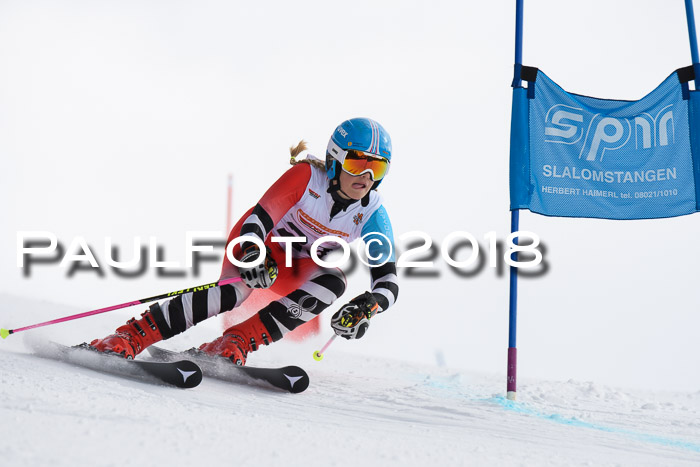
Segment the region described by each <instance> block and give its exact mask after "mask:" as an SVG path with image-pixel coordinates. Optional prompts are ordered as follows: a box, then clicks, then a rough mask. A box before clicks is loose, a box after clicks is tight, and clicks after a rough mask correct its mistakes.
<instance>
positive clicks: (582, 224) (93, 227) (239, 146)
mask: <svg viewBox="0 0 700 467" xmlns="http://www.w3.org/2000/svg"><path fill="white" fill-rule="evenodd" d="M514 5H515V2H512V1H508V2H458V1H451V2H447V1H431V2H416V1H395V2H377V1H357V2H351V3H348V2H327V1H296V2H281V1H269V2H228V1H198V2H193V1H190V2H187V1H167V2H166V1H146V2H143V1H121V2H116V1H113V2H106V1H102V2H94V1H63V2H49V1H44V2H42V1H4V2H2V3H0V69H1V70H2V72H1V73H0V155H1V157H2V162H3V170H2V171H1V172H0V199H1V200H2V201H1V202H0V217H1V219H2V223H3V224H2V225H3V228H2V230H1V231H0V292H1V293H6V294H15V295H20V296H28V297H34V298H38V299H42V300H47V301H56V302H60V303H65V304H71V305H75V306H77V307H80V309H81V310H87V309H92V308H99V307H102V306H107V305H111V304H114V303H120V302H124V301H129V300H133V299H136V298H140V297H143V296H150V295H153V294H156V293H161V292H165V291H169V290H172V289H178V288H183V287H186V286H189V285H197V284H199V283H204V282H208V281H210V280H215V279H216V278H217V277H218V270H219V266H218V265H216V264H211V265H210V266H208V267H207V268H205V270H204V273H203V274H202V275H201V276H200V277H199V278H194V277H192V274H191V272H189V273H188V275H187V277H184V278H179V279H163V278H157V277H156V274H155V272H154V270H153V269H150V270H149V272H148V274H146V275H144V276H143V277H141V278H140V279H138V280H128V279H123V278H119V277H117V276H116V275H115V274H114V273H112V272H111V271H110V270H108V269H105V274H104V277H98V276H97V274H95V273H92V272H85V271H83V272H78V273H77V274H76V275H75V276H74V277H73V278H71V279H68V278H66V270H65V269H62V268H60V267H59V266H58V265H56V264H52V265H38V266H36V269H35V270H34V272H33V273H32V275H31V277H30V278H25V277H23V276H22V271H21V270H20V269H19V268H17V266H16V254H17V251H16V233H17V231H20V230H48V231H52V232H54V233H55V234H56V235H58V238H59V240H60V241H61V243H62V244H63V245H64V246H68V245H69V244H70V242H71V241H72V240H73V238H75V237H77V236H83V237H85V238H86V240H87V241H88V243H89V244H90V246H92V247H94V253H95V255H96V256H97V259H98V261H100V262H101V263H104V261H105V255H104V251H103V250H104V243H105V237H107V236H109V237H111V238H112V239H113V241H114V243H115V244H117V245H118V246H120V248H121V250H122V251H123V255H124V256H129V255H131V254H132V244H133V239H134V237H136V236H138V237H141V238H142V239H143V241H146V239H147V238H148V237H150V236H156V237H157V238H158V241H159V243H161V244H162V245H163V246H164V247H165V249H166V259H168V260H173V261H181V262H182V261H184V241H185V232H186V231H191V230H200V231H212V230H214V231H216V230H220V231H222V232H223V230H224V227H225V209H226V198H225V195H226V180H227V176H228V174H229V173H232V174H233V177H234V216H240V215H241V214H242V213H243V212H244V211H245V210H246V209H247V208H249V207H250V206H252V205H253V204H254V203H255V202H256V201H257V199H258V198H259V197H260V196H261V195H262V193H263V192H264V191H265V189H266V188H267V187H268V186H269V185H270V184H271V183H272V182H273V181H274V180H275V179H277V177H279V175H280V174H281V173H282V172H283V171H284V170H285V169H286V168H287V167H288V165H287V161H288V152H287V151H288V149H287V148H288V147H289V146H290V145H292V144H294V143H296V142H297V141H298V140H299V139H301V138H304V139H306V140H307V141H308V142H309V146H310V149H311V153H313V154H317V155H319V156H322V155H323V152H324V151H325V147H326V143H327V140H328V138H329V136H330V134H331V132H332V131H333V129H334V128H335V126H336V125H337V124H338V123H339V122H341V121H342V120H345V119H347V118H350V117H354V116H368V117H372V118H374V119H376V120H378V121H380V122H381V123H382V124H383V125H384V126H385V127H386V129H387V130H388V131H389V132H390V133H391V135H392V138H393V144H394V159H393V163H392V170H391V173H390V175H389V178H387V180H386V181H385V182H384V183H383V185H382V192H383V194H384V196H385V198H386V200H387V204H386V205H387V209H388V211H389V213H390V215H391V218H392V222H393V226H394V231H395V233H396V234H397V236H398V235H400V234H402V233H405V232H408V231H411V230H423V231H425V232H427V233H429V234H430V235H431V236H433V238H434V239H435V240H436V242H439V241H440V240H441V239H442V238H444V237H445V235H447V234H448V233H449V232H452V231H455V230H466V231H469V232H471V233H472V234H474V235H475V236H476V237H477V238H483V235H484V234H485V233H486V232H489V231H496V232H497V233H498V236H499V238H505V236H506V235H507V234H508V231H509V225H510V215H509V212H508V201H509V200H508V145H509V131H510V96H511V90H510V87H509V85H510V82H511V79H512V65H513V41H514V21H515V13H514V10H515V8H514ZM525 7H526V8H525V36H524V54H523V58H524V63H525V64H528V65H532V66H537V67H539V68H541V69H543V70H544V71H545V72H546V73H547V74H548V76H550V77H551V78H552V79H554V80H555V81H556V82H557V83H558V84H560V85H561V86H562V87H564V88H565V89H567V90H569V91H572V92H577V93H580V94H586V95H593V96H597V97H607V98H622V99H638V98H640V97H642V96H643V95H645V94H646V93H648V92H649V91H651V90H652V89H653V88H654V87H656V86H657V85H658V84H659V83H660V82H661V81H662V80H663V79H664V78H665V77H666V76H668V74H670V73H671V72H672V71H673V70H675V69H676V68H679V67H682V66H686V65H689V64H690V62H691V60H690V51H689V46H688V36H687V29H686V22H685V21H686V20H685V13H684V8H683V2H682V1H681V0H675V1H673V2H660V1H633V0H625V1H621V0H619V1H614V2H611V1H609V0H607V1H602V0H591V1H587V2H574V1H554V0H550V1H528V2H526V5H525ZM521 227H522V228H523V229H527V230H532V231H535V232H536V233H538V234H539V235H540V236H541V237H542V240H543V242H544V243H545V244H546V246H547V252H546V255H545V257H546V260H547V262H548V264H549V266H550V268H549V272H548V273H547V274H546V275H545V276H543V277H540V278H537V279H528V280H522V281H521V284H520V294H521V299H520V323H519V324H520V326H519V327H520V332H519V341H518V347H519V349H520V375H522V376H523V377H526V376H527V375H532V376H538V377H551V378H576V379H596V380H598V381H604V382H610V383H617V384H629V385H640V386H646V387H663V388H675V389H695V390H697V389H700V372H699V371H698V370H697V369H698V368H700V356H698V353H697V352H696V350H695V347H696V346H695V342H696V340H697V337H696V336H697V329H700V317H698V314H699V312H700V297H699V296H698V294H697V283H698V282H697V273H696V270H697V267H696V264H697V262H698V260H699V259H700V246H698V244H697V238H698V233H699V232H700V229H699V227H700V216H698V215H693V216H686V217H684V218H676V219H666V220H654V221H631V222H613V221H600V220H570V219H555V218H545V217H541V216H537V215H534V214H530V213H523V214H522V215H521ZM485 245H486V242H485V241H482V246H485ZM438 265H439V267H440V269H441V275H440V277H439V278H422V279H421V278H407V277H402V289H401V296H400V298H399V301H398V303H397V305H396V307H395V309H392V310H391V311H390V313H387V314H386V315H383V316H381V317H380V318H377V319H376V320H374V321H373V324H372V329H371V330H370V333H369V334H368V335H367V337H366V338H365V339H363V341H362V342H357V343H352V346H351V345H350V344H348V345H346V346H345V348H346V349H353V350H355V351H357V352H358V353H363V354H366V355H372V354H373V353H383V354H386V355H390V356H396V357H400V358H408V359H413V360H417V361H421V362H434V361H435V360H436V357H435V355H436V353H437V352H441V353H442V355H443V356H444V359H445V360H446V362H447V364H449V365H452V366H457V367H466V368H471V369H477V370H485V371H493V372H504V371H505V357H506V347H507V303H508V281H507V276H506V275H503V276H501V277H499V276H497V275H496V274H495V273H494V272H493V271H492V270H489V269H488V268H486V269H484V271H482V272H481V273H480V274H477V275H476V276H474V277H471V278H463V277H458V276H456V275H455V274H454V273H453V272H451V271H449V270H446V269H445V268H444V262H440V261H438ZM367 287H368V277H367V275H366V274H365V273H362V274H360V273H358V274H356V275H354V276H353V277H352V280H351V285H350V288H349V291H348V294H347V296H346V297H344V299H349V298H351V297H352V296H353V295H352V294H353V293H358V292H361V291H362V290H364V289H365V288H367ZM137 311H139V310H129V311H126V312H116V313H115V318H114V319H115V326H116V325H118V324H120V323H121V322H123V320H124V319H126V318H128V317H129V316H131V315H132V314H133V313H135V312H137ZM1 320H2V311H0V325H2V326H3V327H18V326H21V325H25V324H30V323H33V322H34V320H33V319H32V316H26V322H21V323H19V322H18V323H5V322H1ZM73 325H75V326H84V327H85V333H86V336H85V339H89V338H93V337H98V336H93V335H92V333H91V330H90V324H89V320H85V321H82V322H76V323H74V324H70V326H73ZM61 326H68V325H61ZM55 331H56V332H60V326H59V327H56V328H55ZM328 335H330V330H329V329H325V328H324V334H323V335H322V336H321V337H319V339H318V340H319V341H322V340H324V339H325V338H326V337H327V336H328ZM309 345H311V344H309ZM314 345H315V344H314ZM311 346H313V345H311Z"/></svg>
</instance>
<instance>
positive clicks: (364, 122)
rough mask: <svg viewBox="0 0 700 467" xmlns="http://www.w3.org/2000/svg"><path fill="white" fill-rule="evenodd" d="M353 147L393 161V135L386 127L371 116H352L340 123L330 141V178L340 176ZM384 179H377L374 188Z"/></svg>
mask: <svg viewBox="0 0 700 467" xmlns="http://www.w3.org/2000/svg"><path fill="white" fill-rule="evenodd" d="M351 149H354V150H357V151H363V152H366V153H369V154H373V155H375V156H378V157H383V158H385V159H386V160H388V161H389V162H391V137H390V136H389V133H387V131H386V130H385V129H384V127H383V126H381V125H380V124H379V123H377V122H375V121H374V120H372V119H369V118H351V119H350V120H345V121H344V122H343V123H341V124H340V125H338V128H336V129H335V131H334V132H333V134H332V135H331V139H330V141H328V148H327V149H326V174H328V178H329V179H331V180H333V179H335V178H338V177H340V171H341V170H342V165H343V162H345V155H346V154H347V151H348V150H351ZM390 166H391V164H390ZM387 173H388V171H387ZM385 176H386V175H385ZM382 180H384V179H383V178H382V179H381V180H377V181H375V182H374V185H372V189H376V188H377V187H378V186H379V184H380V183H381V182H382Z"/></svg>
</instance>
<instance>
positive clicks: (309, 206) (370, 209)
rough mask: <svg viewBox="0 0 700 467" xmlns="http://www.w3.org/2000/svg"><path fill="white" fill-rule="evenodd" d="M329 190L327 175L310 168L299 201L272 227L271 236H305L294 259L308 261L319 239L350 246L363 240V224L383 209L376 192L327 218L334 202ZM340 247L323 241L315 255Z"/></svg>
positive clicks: (296, 249) (294, 249)
mask: <svg viewBox="0 0 700 467" xmlns="http://www.w3.org/2000/svg"><path fill="white" fill-rule="evenodd" d="M327 190H328V177H327V176H326V173H325V172H324V171H323V170H321V169H318V168H316V167H313V166H312V167H311V178H310V179H309V183H308V184H307V186H306V189H305V190H304V194H303V195H302V197H301V199H300V200H299V201H298V202H297V203H296V204H295V205H294V206H292V208H291V209H290V210H289V211H287V213H286V214H285V215H284V216H283V217H282V219H281V220H280V221H279V222H278V223H277V225H275V227H274V228H273V230H272V236H273V237H290V236H292V237H306V243H295V244H294V246H293V257H295V258H308V257H310V256H311V254H310V251H311V246H312V245H313V243H314V242H315V241H316V240H318V239H319V238H321V237H325V236H333V237H337V238H339V239H342V240H344V241H345V242H347V243H351V242H352V241H353V240H356V239H358V238H361V237H362V229H363V227H364V226H365V222H366V221H368V220H369V219H370V218H371V217H372V214H374V213H375V211H377V209H379V208H380V207H381V206H382V197H381V195H380V194H379V193H377V192H376V191H371V192H370V197H369V203H368V204H367V206H362V202H361V201H357V202H356V203H352V204H351V205H350V206H348V208H347V210H345V211H340V212H338V213H337V214H336V215H335V216H333V218H331V217H330V212H331V208H332V207H333V204H334V201H333V198H332V196H331V194H330V193H328V192H327ZM339 248H341V245H340V244H338V243H337V242H335V241H330V242H323V243H321V244H320V245H319V246H318V249H317V251H318V256H319V258H321V259H322V258H323V257H324V256H325V255H326V254H327V253H329V252H330V251H333V250H337V249H339Z"/></svg>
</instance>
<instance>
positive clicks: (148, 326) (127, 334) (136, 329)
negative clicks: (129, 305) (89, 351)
mask: <svg viewBox="0 0 700 467" xmlns="http://www.w3.org/2000/svg"><path fill="white" fill-rule="evenodd" d="M141 316H142V317H143V318H142V319H140V320H138V321H136V318H131V319H130V320H129V321H127V322H126V324H125V325H124V326H121V327H118V328H117V330H116V331H115V333H114V334H110V335H109V336H107V337H105V338H104V339H95V340H94V341H92V342H90V347H93V348H94V349H96V350H99V351H100V352H108V353H115V354H118V355H121V356H122V357H124V358H126V359H128V360H132V359H133V358H134V357H135V356H136V355H138V354H139V353H141V352H142V351H143V350H144V349H145V348H146V347H148V346H149V345H151V344H155V343H156V342H159V341H162V340H163V336H162V335H161V334H160V331H159V330H158V327H157V326H156V323H155V320H154V319H153V316H151V312H150V310H147V311H145V312H144V313H142V314H141Z"/></svg>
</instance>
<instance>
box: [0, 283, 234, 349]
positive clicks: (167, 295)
mask: <svg viewBox="0 0 700 467" xmlns="http://www.w3.org/2000/svg"><path fill="white" fill-rule="evenodd" d="M240 281H241V278H240V277H232V278H230V279H222V280H220V281H219V282H213V283H211V284H204V285H200V286H198V287H190V288H189V289H185V290H177V291H175V292H169V293H164V294H160V295H156V296H154V297H148V298H141V299H139V300H134V301H131V302H126V303H122V304H120V305H113V306H108V307H106V308H100V309H97V310H92V311H86V312H84V313H78V314H76V315H70V316H66V317H64V318H58V319H54V320H51V321H46V322H44V323H38V324H32V325H30V326H25V327H23V328H17V329H4V328H3V329H0V337H2V338H3V339H5V338H7V336H9V335H10V334H15V333H17V332H20V331H26V330H28V329H34V328H40V327H42V326H49V325H51V324H58V323H63V322H65V321H72V320H74V319H80V318H86V317H88V316H93V315H98V314H100V313H107V312H108V311H113V310H119V309H121V308H128V307H130V306H134V305H139V304H141V303H148V302H155V301H156V300H162V299H164V298H170V297H176V296H178V295H182V294H185V293H188V292H199V291H201V290H206V289H210V288H212V287H220V286H222V285H226V284H232V283H234V282H240Z"/></svg>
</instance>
